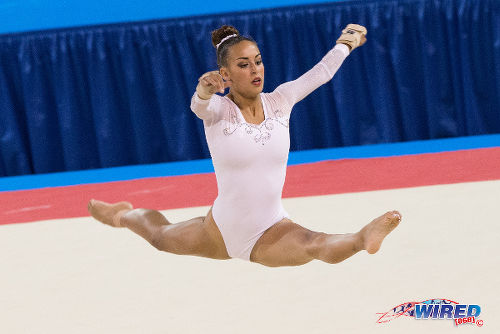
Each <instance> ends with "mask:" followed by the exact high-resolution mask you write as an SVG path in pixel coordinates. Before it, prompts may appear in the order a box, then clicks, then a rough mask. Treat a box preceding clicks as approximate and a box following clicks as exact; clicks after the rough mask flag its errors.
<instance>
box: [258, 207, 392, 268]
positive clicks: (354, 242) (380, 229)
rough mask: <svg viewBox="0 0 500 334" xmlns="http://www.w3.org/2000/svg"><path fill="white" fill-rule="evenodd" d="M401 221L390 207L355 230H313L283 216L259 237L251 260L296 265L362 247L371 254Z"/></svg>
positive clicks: (347, 254)
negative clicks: (339, 231) (344, 231)
mask: <svg viewBox="0 0 500 334" xmlns="http://www.w3.org/2000/svg"><path fill="white" fill-rule="evenodd" d="M400 221H401V214H400V213H399V212H397V211H391V212H387V213H386V214H384V215H382V216H380V217H378V218H376V219H374V220H373V221H372V222H371V223H369V224H368V225H366V226H365V227H363V228H362V229H361V230H360V231H359V232H357V233H348V234H326V233H320V232H313V231H311V230H308V229H306V228H304V227H302V226H300V225H298V224H295V223H294V222H292V221H291V220H289V219H284V220H282V221H281V222H279V223H277V224H275V225H273V226H272V227H270V228H269V229H268V230H267V231H266V232H265V233H264V234H263V235H262V236H261V237H260V239H259V240H258V241H257V243H256V244H255V246H254V248H253V250H252V253H251V255H250V260H251V261H253V262H257V263H260V264H263V265H265V266H269V267H279V266H298V265H302V264H305V263H307V262H310V261H311V260H314V259H317V260H321V261H324V262H328V263H338V262H341V261H344V260H345V259H347V258H349V257H351V256H353V255H354V254H356V253H357V252H359V251H361V250H366V251H367V252H368V253H370V254H373V253H376V252H377V251H378V250H379V248H380V245H381V244H382V241H383V240H384V238H385V237H386V236H387V234H389V233H390V232H391V231H392V230H393V229H394V228H396V226H397V225H398V224H399V222H400Z"/></svg>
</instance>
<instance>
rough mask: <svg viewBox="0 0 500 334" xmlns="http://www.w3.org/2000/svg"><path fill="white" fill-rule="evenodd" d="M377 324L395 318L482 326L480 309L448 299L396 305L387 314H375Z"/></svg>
mask: <svg viewBox="0 0 500 334" xmlns="http://www.w3.org/2000/svg"><path fill="white" fill-rule="evenodd" d="M377 314H378V315H380V317H379V318H378V320H377V323H386V322H389V321H391V320H394V319H395V318H399V317H401V316H403V317H411V318H414V319H416V320H428V319H431V320H445V319H446V320H453V323H454V324H455V326H460V325H476V326H477V327H482V326H483V320H481V319H478V317H479V315H480V314H481V307H480V306H479V305H476V304H460V303H458V302H455V301H453V300H449V299H427V300H424V301H421V302H406V303H403V304H400V305H397V306H395V307H393V308H392V309H390V310H389V311H387V312H381V313H377Z"/></svg>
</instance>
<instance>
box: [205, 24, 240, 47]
mask: <svg viewBox="0 0 500 334" xmlns="http://www.w3.org/2000/svg"><path fill="white" fill-rule="evenodd" d="M233 34H236V35H239V34H240V32H239V31H238V29H236V28H235V27H233V26H228V25H223V26H222V27H220V28H219V29H217V30H214V31H212V45H213V46H214V48H217V44H219V43H220V41H222V39H223V38H224V37H227V36H229V35H233Z"/></svg>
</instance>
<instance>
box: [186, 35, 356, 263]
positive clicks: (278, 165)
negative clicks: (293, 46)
mask: <svg viewBox="0 0 500 334" xmlns="http://www.w3.org/2000/svg"><path fill="white" fill-rule="evenodd" d="M348 54H349V49H348V47H347V46H345V45H343V44H338V45H336V46H335V47H334V48H333V49H332V50H330V51H329V52H328V53H327V54H326V55H325V57H323V59H322V60H321V61H320V62H319V63H318V64H316V65H315V66H314V67H313V68H312V69H311V70H309V71H308V72H306V73H305V74H303V75H302V76H301V77H299V78H298V79H296V80H294V81H290V82H286V83H284V84H282V85H280V86H279V87H277V88H276V89H275V90H274V92H272V93H261V94H260V98H261V101H262V106H263V108H264V116H265V119H264V121H263V122H262V123H261V124H259V125H255V124H249V123H246V122H245V119H244V117H243V115H242V114H241V112H240V110H239V108H238V107H237V106H236V104H235V103H234V102H233V101H231V100H230V99H229V98H228V97H222V96H219V95H215V94H214V95H212V97H211V98H210V99H209V100H202V99H200V98H199V97H198V95H197V94H196V93H195V94H194V95H193V98H192V100H191V110H192V111H193V112H194V113H195V114H196V115H197V116H198V117H199V118H201V119H202V120H203V124H204V127H205V135H206V138H207V143H208V147H209V149H210V154H211V156H212V161H213V165H214V169H215V175H216V178H217V187H218V196H217V198H216V199H215V202H214V204H213V207H212V215H213V217H214V220H215V223H216V224H217V226H218V228H219V230H220V232H221V234H222V237H223V239H224V242H225V244H226V248H227V251H228V254H229V256H231V257H234V258H241V259H245V260H249V259H250V253H251V251H252V248H253V246H254V245H255V243H256V242H257V240H258V239H259V238H260V237H261V235H262V234H263V233H264V232H265V231H266V230H267V229H268V228H269V227H271V226H272V225H273V224H275V223H277V222H279V221H280V220H281V219H283V218H285V217H288V214H287V212H286V211H285V210H284V209H283V206H282V204H281V192H282V190H283V184H284V182H285V174H286V164H287V160H288V152H289V149H290V134H289V130H288V124H289V119H290V112H291V110H292V107H293V106H294V105H295V103H297V102H299V101H300V100H302V99H303V98H304V97H306V96H307V95H308V94H310V93H311V92H312V91H314V90H315V89H316V88H318V87H319V86H321V85H322V84H324V83H326V82H328V81H329V80H331V78H332V77H333V75H334V74H335V73H336V72H337V70H338V69H339V67H340V65H341V64H342V62H343V61H344V59H345V58H346V57H347V55H348Z"/></svg>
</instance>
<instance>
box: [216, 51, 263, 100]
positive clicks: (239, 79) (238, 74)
mask: <svg viewBox="0 0 500 334" xmlns="http://www.w3.org/2000/svg"><path fill="white" fill-rule="evenodd" d="M227 58H228V59H227V66H226V67H222V68H221V70H220V73H221V75H222V77H223V78H224V80H226V81H228V80H230V81H231V91H235V92H237V93H239V94H240V95H242V96H244V97H249V98H251V97H255V96H257V95H258V94H260V93H261V92H262V89H263V87H264V64H263V63H262V56H261V55H260V51H259V48H258V47H257V45H256V44H255V43H253V42H250V41H241V42H240V43H238V44H235V45H233V46H232V47H231V49H230V50H229V53H228V57H227Z"/></svg>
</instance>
